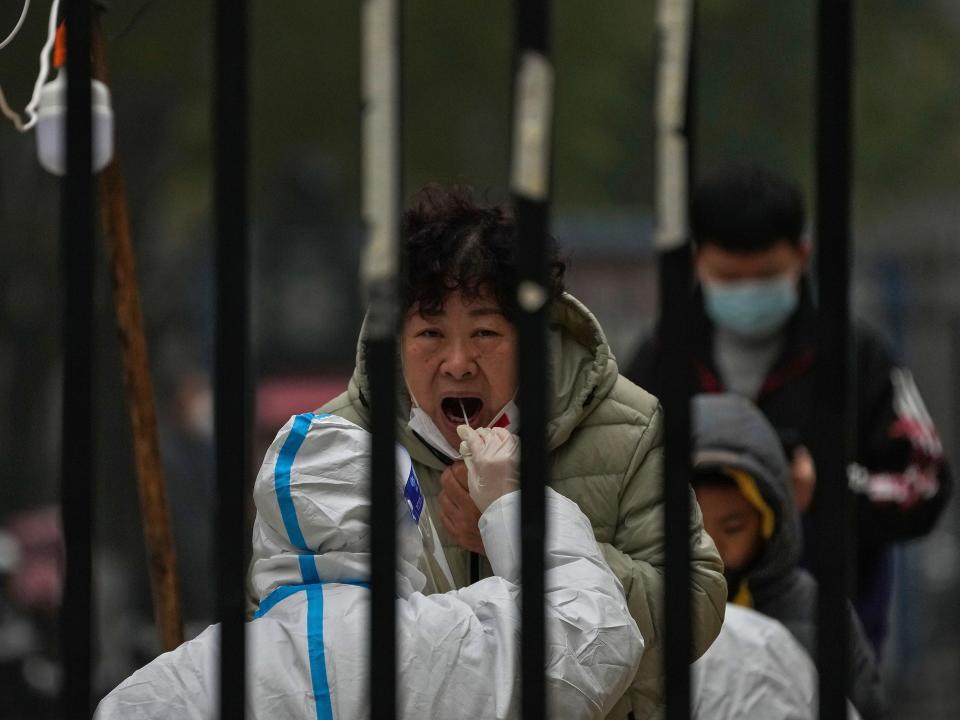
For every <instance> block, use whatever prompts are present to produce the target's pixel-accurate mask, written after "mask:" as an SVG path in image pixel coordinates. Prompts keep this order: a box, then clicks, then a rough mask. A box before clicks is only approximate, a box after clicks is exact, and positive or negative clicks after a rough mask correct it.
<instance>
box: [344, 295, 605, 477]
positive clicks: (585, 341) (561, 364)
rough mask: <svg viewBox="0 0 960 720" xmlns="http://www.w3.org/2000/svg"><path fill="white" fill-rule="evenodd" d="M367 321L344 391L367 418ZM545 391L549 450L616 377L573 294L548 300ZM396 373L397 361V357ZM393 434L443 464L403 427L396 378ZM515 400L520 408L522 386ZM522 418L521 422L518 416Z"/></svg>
mask: <svg viewBox="0 0 960 720" xmlns="http://www.w3.org/2000/svg"><path fill="white" fill-rule="evenodd" d="M366 342H367V323H366V321H364V324H363V327H362V328H361V330H360V338H359V340H358V342H357V362H356V367H355V369H354V373H353V377H352V378H351V379H350V385H349V387H348V393H349V396H350V400H351V401H352V402H353V404H354V406H355V407H357V408H358V410H360V411H361V413H362V414H363V415H364V420H365V421H366V422H369V412H370V411H369V407H370V400H369V398H370V386H369V380H368V378H367V366H366V357H367V355H366ZM548 342H549V363H548V366H549V368H550V392H549V394H548V397H550V398H551V399H552V403H553V405H552V407H551V409H550V421H549V423H548V424H547V442H548V447H549V449H550V450H553V449H555V448H557V447H559V446H561V445H563V443H564V442H566V441H567V439H568V438H569V437H570V434H571V433H572V432H573V430H574V429H575V428H576V427H577V425H578V424H579V423H580V422H581V420H582V419H583V417H584V416H586V415H588V414H589V413H590V412H592V411H593V410H594V408H596V406H597V405H598V404H599V402H600V401H601V400H602V399H603V398H605V397H606V396H607V394H608V393H609V392H610V390H611V388H613V385H614V383H615V382H616V380H617V376H618V374H619V369H618V368H617V361H616V359H615V358H614V356H613V353H612V352H611V350H610V345H609V343H608V342H607V338H606V336H605V335H604V333H603V329H602V328H601V327H600V323H598V322H597V319H596V318H595V317H594V316H593V314H592V313H591V312H590V311H589V310H588V309H587V308H586V306H584V305H583V303H581V302H580V301H579V300H577V299H576V298H575V297H574V296H573V295H571V294H569V293H564V294H563V295H561V296H560V297H559V298H558V299H557V300H556V301H555V302H554V303H553V305H552V307H551V312H550V324H549V330H548ZM397 368H398V370H397V372H398V373H400V372H402V371H401V370H400V361H399V359H398V361H397ZM397 387H398V388H399V390H398V397H397V439H398V442H399V443H400V444H401V445H403V446H404V447H406V448H409V449H410V452H411V454H412V455H413V458H414V459H415V460H416V461H417V462H420V463H423V464H425V465H428V466H430V467H433V468H437V469H443V467H444V466H445V463H444V462H443V460H441V459H440V458H438V457H437V456H436V454H435V453H434V452H432V451H431V450H430V449H429V448H428V447H427V446H426V445H425V444H424V442H423V441H422V440H421V439H420V438H419V437H418V436H416V435H414V433H413V431H411V430H410V428H409V427H408V426H407V421H408V419H409V417H410V395H409V393H408V392H407V389H406V383H404V381H403V378H402V377H399V378H398V382H397ZM517 402H518V404H520V407H521V413H522V410H523V405H522V403H523V394H522V391H521V393H520V395H519V398H518V401H517ZM521 422H523V420H522V418H521Z"/></svg>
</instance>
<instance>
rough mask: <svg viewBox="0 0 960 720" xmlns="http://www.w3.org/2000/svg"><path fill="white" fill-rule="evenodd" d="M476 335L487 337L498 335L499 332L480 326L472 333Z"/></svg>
mask: <svg viewBox="0 0 960 720" xmlns="http://www.w3.org/2000/svg"><path fill="white" fill-rule="evenodd" d="M473 334H474V335H475V336H476V337H481V338H489V337H500V333H498V332H497V331H496V330H488V329H487V328H480V329H479V330H476V331H475V332H474V333H473Z"/></svg>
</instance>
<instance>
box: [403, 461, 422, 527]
mask: <svg viewBox="0 0 960 720" xmlns="http://www.w3.org/2000/svg"><path fill="white" fill-rule="evenodd" d="M403 497H404V499H405V500H406V501H407V506H408V507H409V508H410V517H412V518H413V522H414V523H417V524H419V522H420V513H422V512H423V492H421V490H420V481H419V480H417V474H416V473H415V472H414V471H413V466H412V465H411V466H410V475H409V476H408V477H407V484H406V485H405V486H404V488H403Z"/></svg>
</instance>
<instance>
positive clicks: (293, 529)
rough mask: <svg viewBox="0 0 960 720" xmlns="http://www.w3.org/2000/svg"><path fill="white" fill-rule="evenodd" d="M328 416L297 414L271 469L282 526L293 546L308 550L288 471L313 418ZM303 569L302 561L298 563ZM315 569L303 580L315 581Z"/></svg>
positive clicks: (320, 418)
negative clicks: (309, 576)
mask: <svg viewBox="0 0 960 720" xmlns="http://www.w3.org/2000/svg"><path fill="white" fill-rule="evenodd" d="M326 417H330V415H329V414H328V413H324V414H323V415H314V414H313V413H302V414H301V415H297V417H296V419H295V420H294V421H293V427H291V428H290V434H289V435H287V439H286V440H285V441H284V443H283V447H281V448H280V452H279V454H278V455H277V464H276V467H275V468H274V471H273V486H274V489H275V490H276V493H277V504H279V505H280V516H281V517H282V518H283V527H284V528H285V529H286V531H287V537H289V538H290V542H291V543H292V544H293V546H294V547H296V548H298V549H300V550H306V551H307V552H310V551H311V550H310V548H308V547H307V541H306V540H304V538H303V531H302V530H301V529H300V523H299V522H298V521H297V509H296V508H295V507H294V505H293V497H291V495H290V471H291V470H292V468H293V461H294V460H295V459H296V457H297V452H298V451H299V450H300V446H301V445H303V441H304V439H305V438H306V437H307V431H309V430H310V425H311V423H313V421H314V420H322V419H323V418H326ZM300 568H301V571H302V570H303V563H302V562H301V565H300ZM316 574H317V571H316V569H314V570H313V578H315V579H311V578H308V577H307V576H306V575H304V577H303V581H304V582H317V581H318V580H319V578H317V577H316Z"/></svg>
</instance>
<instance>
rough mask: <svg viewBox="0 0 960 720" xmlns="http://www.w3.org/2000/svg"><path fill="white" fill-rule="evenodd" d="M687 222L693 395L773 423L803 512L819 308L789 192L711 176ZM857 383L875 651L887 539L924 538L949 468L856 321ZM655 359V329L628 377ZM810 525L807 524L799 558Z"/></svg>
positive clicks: (793, 192)
mask: <svg viewBox="0 0 960 720" xmlns="http://www.w3.org/2000/svg"><path fill="white" fill-rule="evenodd" d="M690 226H691V231H692V234H693V241H694V268H695V271H696V277H697V281H698V283H697V286H696V289H695V293H696V296H695V301H694V303H693V305H694V307H695V308H696V310H695V313H696V314H695V316H694V317H693V318H692V319H691V322H692V324H693V332H692V335H693V338H694V340H693V351H692V354H691V356H690V357H689V358H688V362H689V363H690V366H691V369H692V371H693V372H694V373H695V377H696V381H697V384H698V391H699V392H706V393H715V392H724V391H727V392H734V393H737V394H739V395H744V396H746V397H748V398H749V399H751V400H752V401H753V402H754V403H756V405H757V406H758V407H759V408H760V409H761V410H762V411H763V412H764V414H765V415H766V416H767V419H768V420H770V422H771V424H772V425H773V426H774V427H775V428H776V430H777V432H778V434H779V436H780V439H781V442H782V443H783V445H784V449H785V450H786V451H787V455H788V458H790V459H791V461H792V469H793V480H794V486H795V492H796V498H797V505H798V508H799V509H800V510H801V511H804V510H807V509H808V507H809V509H810V511H811V514H813V513H815V512H816V510H817V508H816V506H815V504H813V505H812V504H811V500H812V497H813V486H814V482H815V477H816V476H815V472H814V468H813V463H812V461H811V458H810V454H809V451H808V450H807V448H808V447H810V445H811V443H812V442H813V440H814V437H815V433H816V426H815V423H816V420H817V395H816V388H815V372H814V371H815V366H816V362H817V357H816V328H817V308H816V304H815V301H814V297H813V294H812V293H811V289H810V282H809V279H808V277H807V270H808V265H809V259H810V246H809V245H808V243H807V242H806V241H805V240H804V239H803V238H802V233H803V228H804V205H803V199H802V197H801V195H800V192H799V190H798V189H797V188H796V187H795V186H794V185H793V184H791V183H789V182H787V181H786V180H784V179H783V178H781V177H778V176H777V175H775V174H773V173H771V172H769V171H767V170H765V169H762V168H758V167H745V168H738V169H735V170H732V171H728V172H725V173H722V174H719V175H716V176H714V177H712V178H710V179H708V180H706V181H704V182H703V183H702V184H701V185H700V186H698V187H697V188H696V190H695V191H694V194H693V197H692V203H691V217H690ZM852 337H853V343H852V344H853V347H852V348H851V350H852V353H853V355H852V358H853V362H854V363H855V370H856V383H855V387H854V388H852V389H851V390H852V393H851V395H852V401H853V402H854V403H855V404H854V406H853V407H851V411H852V413H853V417H854V418H855V422H856V433H855V437H856V445H855V447H854V455H853V462H854V465H852V466H851V469H850V473H849V477H843V478H823V477H821V478H819V479H818V480H819V481H820V482H848V483H849V484H850V487H851V489H852V490H853V491H854V493H855V495H856V513H857V516H856V527H857V543H856V548H855V552H856V568H857V578H856V585H855V589H854V595H853V598H852V600H853V602H854V605H855V607H856V609H857V612H858V614H859V616H860V618H861V620H862V621H863V625H864V628H865V630H866V632H867V634H868V636H869V638H870V640H871V642H872V643H873V645H874V648H875V649H876V651H877V653H878V655H879V653H880V649H881V648H882V644H883V640H884V637H885V636H886V632H887V624H888V611H889V605H890V598H891V590H892V586H893V559H892V552H891V543H894V542H898V541H902V540H908V539H911V538H916V537H920V536H922V535H925V534H926V533H928V532H930V530H931V528H932V527H933V526H934V524H935V522H936V519H937V517H938V516H939V514H940V512H941V510H942V509H943V507H944V505H945V504H946V500H947V497H948V495H949V490H950V474H949V471H948V468H947V465H946V463H945V460H944V453H943V448H942V446H941V443H940V438H939V435H938V433H937V430H936V428H935V427H934V425H933V422H932V420H931V419H930V415H929V413H928V412H927V410H926V408H925V407H924V404H923V400H922V399H921V398H920V394H919V392H918V391H917V387H916V385H915V384H914V381H913V378H912V377H911V375H910V372H909V371H908V370H906V369H905V368H903V367H901V366H899V365H898V364H897V362H896V361H895V360H894V359H893V357H892V355H891V352H890V350H889V349H888V347H887V345H886V344H885V343H884V342H883V341H882V340H881V339H880V337H879V335H878V334H877V333H876V332H874V331H872V330H870V329H869V328H867V327H865V326H863V325H862V324H860V323H855V324H854V327H853V328H852ZM662 361H664V358H663V356H662V353H661V351H660V343H659V340H658V336H657V334H655V335H654V336H653V337H651V338H649V339H647V340H646V341H645V342H644V343H643V344H642V345H641V347H640V350H639V352H638V353H637V355H636V356H635V357H634V359H633V362H632V363H631V365H630V367H629V369H628V370H627V372H626V375H627V377H629V378H630V379H631V380H633V381H634V382H635V383H637V384H639V385H642V386H643V387H646V388H648V389H650V390H651V392H654V393H656V392H657V383H656V379H657V377H658V367H659V365H660V363H661V362H662ZM812 529H813V523H812V522H811V521H810V520H809V516H807V517H806V518H805V521H804V531H805V533H804V534H805V562H806V564H808V565H809V555H810V542H809V541H810V533H811V531H812Z"/></svg>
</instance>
